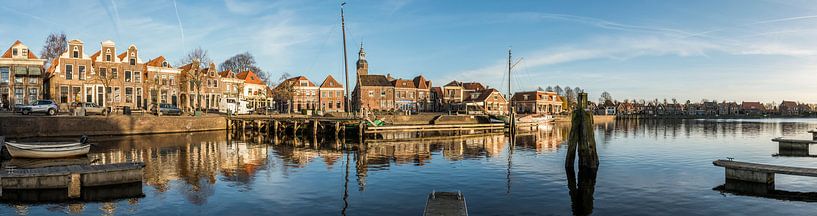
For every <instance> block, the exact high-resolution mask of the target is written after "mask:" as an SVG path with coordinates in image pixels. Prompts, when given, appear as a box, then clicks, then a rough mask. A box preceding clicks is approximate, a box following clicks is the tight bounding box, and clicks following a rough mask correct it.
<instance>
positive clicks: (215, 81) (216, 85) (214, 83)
mask: <svg viewBox="0 0 817 216" xmlns="http://www.w3.org/2000/svg"><path fill="white" fill-rule="evenodd" d="M213 87H216V88H218V80H213Z"/></svg>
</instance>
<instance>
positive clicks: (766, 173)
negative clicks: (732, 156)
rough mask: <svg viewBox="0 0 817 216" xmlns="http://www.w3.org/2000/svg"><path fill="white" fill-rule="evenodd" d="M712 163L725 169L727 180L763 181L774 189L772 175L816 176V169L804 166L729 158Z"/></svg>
mask: <svg viewBox="0 0 817 216" xmlns="http://www.w3.org/2000/svg"><path fill="white" fill-rule="evenodd" d="M712 164H714V165H715V166H719V167H723V168H725V169H726V179H727V180H740V181H746V182H755V183H763V184H766V185H768V186H769V187H770V188H771V189H774V175H775V174H784V175H796V176H811V177H817V169H814V168H804V167H790V166H780V165H768V164H758V163H747V162H738V161H731V160H716V161H713V162H712Z"/></svg>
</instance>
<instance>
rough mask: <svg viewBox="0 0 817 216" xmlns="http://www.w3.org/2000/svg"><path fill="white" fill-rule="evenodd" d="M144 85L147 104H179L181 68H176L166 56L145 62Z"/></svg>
mask: <svg viewBox="0 0 817 216" xmlns="http://www.w3.org/2000/svg"><path fill="white" fill-rule="evenodd" d="M143 71H144V78H143V86H144V89H145V92H144V93H143V94H144V95H145V97H146V99H145V100H146V101H147V102H146V103H145V104H147V105H150V104H159V103H168V104H173V106H177V107H178V106H179V102H180V101H179V94H180V93H181V90H180V89H179V88H180V82H179V80H181V79H180V77H179V76H181V70H180V69H178V68H174V67H173V65H171V64H170V63H168V62H167V60H166V59H165V57H164V56H159V57H156V58H154V59H151V60H149V61H148V62H147V63H145V69H144V70H143Z"/></svg>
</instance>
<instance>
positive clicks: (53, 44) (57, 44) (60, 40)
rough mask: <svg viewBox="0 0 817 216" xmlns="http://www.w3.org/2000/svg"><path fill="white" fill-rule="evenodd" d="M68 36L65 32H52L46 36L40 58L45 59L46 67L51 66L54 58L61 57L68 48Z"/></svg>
mask: <svg viewBox="0 0 817 216" xmlns="http://www.w3.org/2000/svg"><path fill="white" fill-rule="evenodd" d="M67 38H68V37H67V36H65V33H64V32H60V33H56V32H52V33H51V34H49V35H48V37H46V38H45V43H44V44H43V49H42V50H40V58H41V59H44V60H45V65H44V66H45V67H46V68H48V67H51V63H52V62H53V61H54V59H56V58H59V57H60V55H62V53H64V52H65V51H66V49H68V39H67Z"/></svg>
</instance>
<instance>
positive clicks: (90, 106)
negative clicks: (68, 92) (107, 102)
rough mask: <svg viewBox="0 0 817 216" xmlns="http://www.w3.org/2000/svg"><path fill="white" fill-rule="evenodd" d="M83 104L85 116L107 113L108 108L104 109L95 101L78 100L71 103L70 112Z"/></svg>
mask: <svg viewBox="0 0 817 216" xmlns="http://www.w3.org/2000/svg"><path fill="white" fill-rule="evenodd" d="M83 106H84V107H85V115H86V116H89V115H106V114H108V109H105V107H102V106H99V105H97V104H96V103H80V102H74V103H71V107H73V108H72V112H73V111H74V110H78V109H82V107H83Z"/></svg>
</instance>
